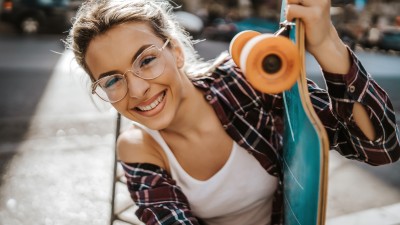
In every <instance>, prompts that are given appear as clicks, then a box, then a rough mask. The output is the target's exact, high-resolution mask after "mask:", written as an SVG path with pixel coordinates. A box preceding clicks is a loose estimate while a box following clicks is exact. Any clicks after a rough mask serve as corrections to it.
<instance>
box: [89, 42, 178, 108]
mask: <svg viewBox="0 0 400 225" xmlns="http://www.w3.org/2000/svg"><path fill="white" fill-rule="evenodd" d="M169 42H170V39H169V38H168V39H167V40H166V41H165V43H164V44H163V46H162V47H161V48H158V47H157V46H155V45H151V46H149V47H147V48H146V49H144V50H143V51H142V52H141V53H140V54H139V55H138V56H137V57H136V59H135V60H134V61H133V63H132V66H131V69H129V70H127V71H126V72H125V73H124V74H111V75H108V76H105V77H102V78H100V79H98V80H96V81H95V82H93V83H92V85H91V89H92V91H91V92H92V94H93V95H94V94H96V95H97V96H98V97H99V98H100V99H102V100H103V101H106V102H109V103H116V102H119V101H121V100H122V99H123V98H125V96H126V94H127V93H128V85H127V80H126V74H127V73H128V72H131V73H132V74H133V75H135V76H136V77H139V78H141V79H143V80H153V79H156V78H157V77H159V76H161V74H162V73H163V72H162V71H164V69H165V65H164V69H163V70H162V71H161V72H160V73H159V74H157V75H156V76H152V77H150V78H147V77H144V76H140V72H141V70H140V69H138V70H135V69H134V67H135V64H136V62H137V60H140V59H141V57H142V55H143V54H145V53H146V52H147V51H149V50H150V49H152V48H156V49H157V50H158V51H159V52H160V54H162V52H163V50H164V49H165V48H166V47H167V45H168V43H169ZM111 76H120V77H121V78H123V79H124V80H123V81H124V86H125V87H126V91H125V94H123V95H121V97H120V98H118V99H117V100H111V99H109V98H108V97H104V96H101V94H99V93H98V92H96V89H97V88H98V87H100V88H101V89H103V88H102V87H101V86H99V84H100V82H101V81H102V80H103V79H106V78H109V77H111ZM103 91H104V90H103ZM104 93H105V94H106V96H108V95H107V93H106V91H104Z"/></svg>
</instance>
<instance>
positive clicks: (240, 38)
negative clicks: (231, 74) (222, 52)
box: [229, 30, 261, 66]
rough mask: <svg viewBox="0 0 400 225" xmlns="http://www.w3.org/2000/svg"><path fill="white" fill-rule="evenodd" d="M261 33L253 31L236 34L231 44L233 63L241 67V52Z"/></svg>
mask: <svg viewBox="0 0 400 225" xmlns="http://www.w3.org/2000/svg"><path fill="white" fill-rule="evenodd" d="M260 34H261V33H259V32H257V31H253V30H245V31H242V32H240V33H238V34H236V35H235V36H234V37H233V38H232V41H231V43H230V44H229V52H230V54H231V56H232V59H233V61H234V62H235V63H236V65H237V66H239V62H240V52H241V51H242V49H243V47H244V45H245V44H246V43H247V42H248V41H249V40H250V39H252V38H253V37H256V36H258V35H260Z"/></svg>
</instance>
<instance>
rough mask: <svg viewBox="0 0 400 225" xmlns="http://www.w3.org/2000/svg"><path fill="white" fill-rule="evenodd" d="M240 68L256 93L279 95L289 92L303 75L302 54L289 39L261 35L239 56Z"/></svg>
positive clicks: (246, 45) (246, 46) (254, 38)
mask: <svg viewBox="0 0 400 225" xmlns="http://www.w3.org/2000/svg"><path fill="white" fill-rule="evenodd" d="M238 65H239V67H240V68H241V69H242V71H243V73H244V75H245V77H246V79H247V80H248V81H249V83H250V84H251V85H252V86H253V87H254V88H255V89H257V90H259V91H261V92H264V93H269V94H276V93H280V92H283V91H285V90H288V89H290V88H291V87H292V86H293V85H294V83H295V82H296V81H297V78H298V77H299V75H300V55H299V51H298V49H297V48H296V45H295V44H294V43H293V42H292V41H290V40H289V39H288V38H285V37H281V36H274V35H272V34H261V35H258V36H255V37H253V38H251V40H249V41H248V42H247V43H246V44H245V45H244V47H243V49H242V51H241V53H240V62H239V64H238Z"/></svg>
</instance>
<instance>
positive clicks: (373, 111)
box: [309, 50, 400, 165]
mask: <svg viewBox="0 0 400 225" xmlns="http://www.w3.org/2000/svg"><path fill="white" fill-rule="evenodd" d="M349 53H350V58H351V66H350V69H349V72H348V73H347V74H345V75H344V76H340V75H338V74H332V73H328V72H326V71H325V72H324V77H325V80H326V84H327V88H328V93H329V94H328V93H327V92H326V91H325V90H322V89H320V88H318V87H317V86H316V85H315V84H314V83H312V82H311V81H309V92H310V95H311V101H312V103H313V105H314V109H315V111H316V112H317V114H318V116H319V118H320V119H321V121H322V123H323V124H324V126H325V128H326V131H327V133H328V136H329V140H330V144H331V148H332V149H335V150H337V151H338V152H340V153H341V154H342V155H344V156H345V157H347V158H350V159H357V160H361V161H364V162H366V163H369V164H372V165H381V164H387V163H392V162H395V161H396V160H398V159H399V156H400V144H399V140H400V137H399V131H398V128H397V126H396V118H395V113H394V110H393V106H392V104H391V102H390V99H389V96H388V95H387V94H386V92H385V91H384V90H382V88H381V87H379V85H378V84H377V83H376V82H375V81H374V80H373V79H372V78H371V76H370V75H369V74H368V73H367V72H366V71H365V69H364V67H363V66H362V64H361V62H360V61H359V60H358V59H357V57H356V56H355V55H354V54H353V53H352V52H351V51H350V50H349ZM356 103H357V104H362V105H363V106H364V109H365V113H366V115H365V116H366V117H367V118H368V120H369V121H371V124H372V125H373V127H374V130H375V132H376V133H375V135H376V137H375V140H374V141H371V140H370V139H369V137H367V135H365V134H364V132H363V131H362V130H361V128H360V126H359V124H358V123H357V121H356V116H355V114H354V106H355V104H356ZM360 122H361V123H362V122H363V121H360Z"/></svg>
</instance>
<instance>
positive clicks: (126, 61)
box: [85, 22, 190, 130]
mask: <svg viewBox="0 0 400 225" xmlns="http://www.w3.org/2000/svg"><path fill="white" fill-rule="evenodd" d="M152 45H154V46H155V47H157V48H159V49H160V48H161V47H162V46H163V45H164V41H163V40H162V39H160V38H159V37H157V36H156V35H155V34H154V33H153V31H152V29H151V28H150V27H149V25H147V24H146V23H138V22H131V23H126V24H121V25H118V26H116V27H113V28H112V29H110V30H108V31H107V32H106V33H104V34H102V35H100V36H98V37H96V38H94V39H93V40H92V41H91V42H90V43H89V47H88V49H87V53H86V58H85V59H86V63H87V66H88V68H89V70H90V71H91V73H92V75H93V78H94V79H95V80H98V79H100V78H103V77H109V76H110V75H113V74H125V78H126V81H127V88H128V92H127V94H126V96H125V97H124V98H123V99H122V100H120V101H118V102H116V103H113V104H112V105H113V106H114V107H115V108H116V109H117V111H118V112H120V113H121V114H122V115H123V116H125V117H127V118H129V119H131V120H133V121H136V122H138V123H141V124H143V125H145V126H147V127H149V128H151V129H154V130H161V129H164V128H166V127H168V125H170V123H171V121H172V120H173V119H174V116H175V115H176V113H177V110H178V108H179V106H180V104H181V103H182V101H183V100H184V98H185V96H186V94H185V89H187V88H185V85H189V84H190V82H189V79H188V78H187V77H186V76H185V74H184V73H183V72H182V70H181V69H180V68H182V66H183V63H184V61H183V55H182V51H181V49H180V48H179V47H177V46H176V45H172V46H175V47H169V46H171V45H168V46H167V47H166V48H164V49H163V50H162V51H161V54H160V56H159V57H160V59H162V60H163V61H164V62H165V68H164V69H163V70H158V71H160V72H159V73H158V72H155V75H157V74H160V75H159V76H158V77H156V78H155V79H149V80H147V79H142V78H139V77H137V76H135V75H134V74H133V73H132V72H131V71H128V70H132V63H133V62H134V61H135V60H136V59H137V58H138V55H140V53H142V52H143V51H144V50H145V49H147V48H148V47H149V46H152ZM145 52H146V51H145ZM142 55H143V54H142ZM161 57H162V58H161ZM139 58H140V57H139ZM151 60H152V58H151V57H147V58H146V57H145V58H144V59H143V60H136V62H137V63H135V65H136V67H135V68H141V67H142V66H143V68H144V70H146V69H145V68H146V65H147V64H148V63H149V62H150V63H151ZM149 65H151V64H149ZM158 65H159V64H154V66H158ZM127 71H128V72H127ZM149 71H151V70H149ZM150 74H151V72H150ZM111 85H112V83H111Z"/></svg>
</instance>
